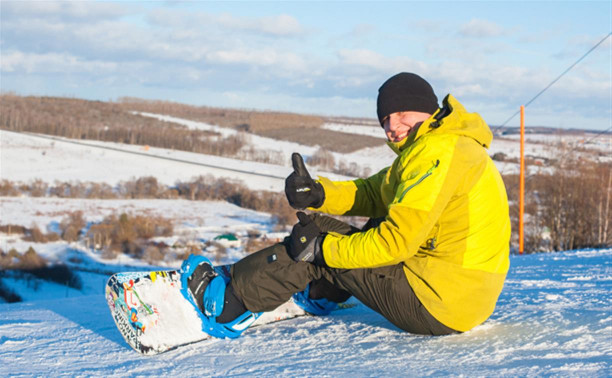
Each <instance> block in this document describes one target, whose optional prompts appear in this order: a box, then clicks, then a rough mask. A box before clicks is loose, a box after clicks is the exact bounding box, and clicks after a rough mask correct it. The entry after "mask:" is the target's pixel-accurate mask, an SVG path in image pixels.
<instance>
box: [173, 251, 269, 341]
mask: <svg viewBox="0 0 612 378" xmlns="http://www.w3.org/2000/svg"><path fill="white" fill-rule="evenodd" d="M229 281H230V277H229V276H228V275H227V274H226V272H224V271H223V270H222V269H220V268H215V267H214V266H213V265H212V263H211V262H210V260H209V259H207V258H206V257H204V256H198V255H190V256H189V258H188V259H187V260H185V261H183V264H182V265H181V293H182V294H183V296H184V297H185V298H186V299H187V300H188V301H189V302H190V303H191V304H193V306H194V307H195V308H196V309H198V311H197V312H198V315H199V316H200V319H201V320H202V330H203V331H204V332H206V333H208V334H209V335H211V336H214V337H218V338H221V339H223V338H226V337H227V338H230V339H234V338H237V337H238V336H240V335H241V334H242V332H244V331H245V330H246V329H247V328H249V326H250V325H251V324H253V322H254V321H255V320H257V318H259V316H260V315H261V313H252V312H250V311H246V312H244V313H243V314H241V315H239V316H238V317H237V318H235V319H234V320H232V321H230V322H228V323H217V321H216V318H217V317H218V316H219V315H221V313H222V312H223V308H224V304H225V288H226V286H227V284H228V283H229Z"/></svg>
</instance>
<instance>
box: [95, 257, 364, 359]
mask: <svg viewBox="0 0 612 378" xmlns="http://www.w3.org/2000/svg"><path fill="white" fill-rule="evenodd" d="M220 268H221V269H222V270H226V271H227V273H229V266H222V267H220ZM105 294H106V300H107V303H108V306H109V308H110V312H111V315H112V317H113V320H114V321H115V324H116V325H117V329H118V330H119V332H120V333H121V335H122V336H123V338H124V339H125V341H126V342H127V343H128V345H129V346H130V347H132V348H133V349H134V350H136V351H137V352H139V353H142V354H146V355H155V354H159V353H163V352H166V351H168V350H171V349H175V348H177V347H179V346H182V345H186V344H191V343H195V342H198V341H202V340H206V339H209V338H211V336H210V335H208V334H207V333H205V332H204V331H202V321H201V320H200V317H199V315H198V313H197V309H196V308H195V307H194V306H193V305H192V304H191V303H190V302H189V301H188V300H187V299H185V297H184V296H183V294H182V293H181V274H180V271H178V270H167V271H153V272H123V273H117V274H114V275H112V276H111V277H110V278H109V279H108V282H107V284H106V289H105ZM354 306H355V304H342V305H340V306H339V307H338V308H339V309H343V308H351V307H354ZM304 315H307V313H306V312H305V311H304V310H303V309H302V308H300V307H299V306H298V305H296V304H295V303H294V302H293V300H291V299H290V300H289V301H288V302H286V303H285V304H283V305H281V306H280V307H278V308H277V309H275V310H274V311H271V312H266V313H263V314H262V315H261V316H260V317H259V318H258V319H257V320H256V321H255V323H253V325H252V326H251V327H256V326H258V325H263V324H269V323H274V322H278V321H282V320H286V319H292V318H295V317H298V316H304Z"/></svg>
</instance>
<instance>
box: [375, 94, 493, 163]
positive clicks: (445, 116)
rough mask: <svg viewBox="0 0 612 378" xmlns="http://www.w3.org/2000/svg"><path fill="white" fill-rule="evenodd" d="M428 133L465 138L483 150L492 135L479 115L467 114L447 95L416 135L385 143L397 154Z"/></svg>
mask: <svg viewBox="0 0 612 378" xmlns="http://www.w3.org/2000/svg"><path fill="white" fill-rule="evenodd" d="M429 133H431V134H434V133H435V134H438V133H441V134H457V135H462V136H467V137H470V138H472V139H474V140H475V141H476V142H478V143H479V144H480V145H482V146H484V147H485V148H489V146H490V145H491V142H492V141H493V133H492V132H491V129H490V128H489V126H488V125H487V124H486V122H485V121H484V120H483V119H482V117H481V116H480V114H478V113H468V112H467V110H465V108H464V107H463V105H461V103H460V102H459V101H457V99H456V98H455V97H453V95H451V94H448V95H447V96H446V97H445V98H444V100H442V107H441V108H440V109H438V110H437V111H436V112H435V113H434V114H433V115H432V116H431V117H429V118H428V119H427V120H425V122H423V123H422V124H421V126H419V129H418V130H417V131H416V133H413V134H412V135H410V136H409V137H408V138H405V139H404V140H402V141H400V142H396V143H394V142H387V145H388V146H389V147H391V149H392V150H393V151H395V152H396V153H398V154H399V153H400V152H401V151H403V150H404V149H405V148H406V147H408V146H410V145H412V144H413V143H414V142H415V141H416V140H417V139H419V138H420V137H422V136H423V135H425V134H429Z"/></svg>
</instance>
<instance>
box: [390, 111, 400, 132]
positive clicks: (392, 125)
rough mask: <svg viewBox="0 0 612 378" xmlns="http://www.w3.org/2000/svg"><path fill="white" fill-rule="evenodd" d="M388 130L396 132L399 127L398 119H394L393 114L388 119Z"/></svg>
mask: <svg viewBox="0 0 612 378" xmlns="http://www.w3.org/2000/svg"><path fill="white" fill-rule="evenodd" d="M388 122H389V130H392V131H393V130H396V129H397V127H398V126H399V118H398V117H395V116H394V115H393V114H392V115H391V116H390V117H389V120H388Z"/></svg>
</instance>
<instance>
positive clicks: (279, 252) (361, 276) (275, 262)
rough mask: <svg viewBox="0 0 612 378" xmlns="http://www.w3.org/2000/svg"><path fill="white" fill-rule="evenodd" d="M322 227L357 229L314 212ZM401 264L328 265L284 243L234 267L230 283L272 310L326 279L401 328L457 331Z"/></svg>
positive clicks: (247, 299)
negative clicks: (294, 255)
mask: <svg viewBox="0 0 612 378" xmlns="http://www.w3.org/2000/svg"><path fill="white" fill-rule="evenodd" d="M312 217H313V220H314V222H315V223H316V224H317V225H318V226H319V227H320V228H321V229H322V230H323V231H335V232H339V233H343V234H349V233H352V232H356V231H358V229H356V228H355V227H352V226H350V225H348V224H346V223H344V222H341V221H338V220H336V219H333V218H330V217H325V216H320V215H318V214H316V215H312ZM402 267H403V265H402V264H398V265H394V266H387V267H381V268H375V269H334V268H324V267H318V266H315V265H312V264H310V263H305V262H296V261H293V260H292V259H291V257H289V255H288V254H287V251H286V248H285V245H284V244H282V243H279V244H276V245H274V246H271V247H268V248H265V249H263V250H261V251H258V252H255V253H253V254H251V255H249V256H247V257H245V258H244V259H242V260H240V261H238V262H237V263H236V264H234V265H233V266H232V269H231V276H232V286H233V287H234V290H235V291H236V293H237V294H238V296H239V297H240V298H241V299H242V301H243V302H244V305H245V307H246V308H247V309H248V310H250V311H253V312H260V311H272V310H273V309H275V308H276V307H278V306H280V305H281V304H283V303H284V302H286V301H287V300H289V298H291V296H292V295H293V294H294V293H297V292H300V291H302V290H304V289H306V287H307V286H308V284H309V283H310V282H311V281H315V280H321V279H326V280H327V281H329V282H330V283H332V284H333V285H334V287H336V288H337V289H340V290H345V291H347V292H349V293H350V294H352V295H354V296H355V297H356V298H357V299H359V300H360V301H361V302H362V303H364V304H365V305H366V306H368V307H370V308H371V309H373V310H374V311H376V312H378V313H380V314H382V315H383V316H384V317H385V318H387V319H388V320H389V321H390V322H391V323H393V324H395V325H396V326H398V327H399V328H401V329H403V330H405V331H408V332H411V333H417V334H428V335H443V334H449V333H455V331H454V330H452V329H450V328H448V327H446V326H444V325H443V324H441V323H440V322H438V321H437V320H436V319H435V318H434V317H433V316H432V315H431V314H429V312H428V311H427V310H426V309H425V308H424V307H423V305H422V304H421V302H420V301H419V300H418V298H417V297H416V295H415V294H414V292H413V291H412V288H411V287H410V285H409V284H408V280H407V279H406V276H405V275H404V271H403V268H402Z"/></svg>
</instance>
